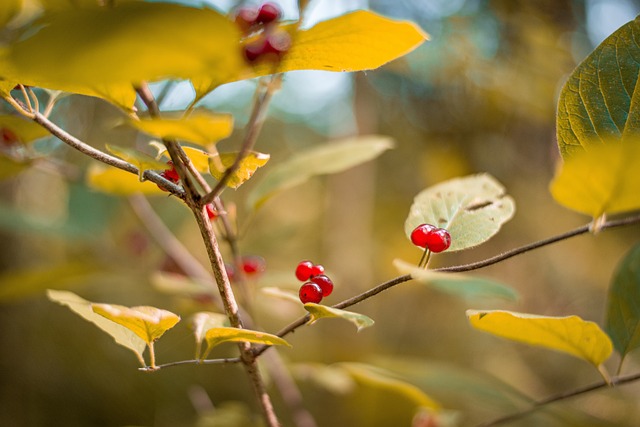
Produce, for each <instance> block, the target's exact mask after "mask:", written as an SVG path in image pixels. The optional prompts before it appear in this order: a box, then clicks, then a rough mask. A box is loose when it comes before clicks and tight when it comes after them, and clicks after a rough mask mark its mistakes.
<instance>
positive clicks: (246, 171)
mask: <svg viewBox="0 0 640 427" xmlns="http://www.w3.org/2000/svg"><path fill="white" fill-rule="evenodd" d="M237 156H238V153H220V154H213V155H211V156H210V157H209V171H210V172H211V175H213V177H214V178H215V179H217V180H218V181H220V180H221V179H222V176H223V175H224V172H225V171H226V170H227V169H228V168H229V167H230V166H231V165H232V164H233V162H234V161H235V160H236V157H237ZM269 158H270V156H269V155H268V154H263V153H258V152H256V151H251V152H249V153H248V154H247V155H246V156H245V157H244V158H243V159H242V161H240V165H239V166H238V169H237V170H236V171H235V172H234V173H233V174H231V176H230V177H229V179H228V180H227V187H230V188H234V189H235V188H238V187H240V186H241V185H242V184H244V183H245V182H246V181H248V180H249V179H250V178H251V177H252V176H253V174H254V173H255V171H256V170H258V168H261V167H262V166H264V165H266V164H267V162H268V161H269Z"/></svg>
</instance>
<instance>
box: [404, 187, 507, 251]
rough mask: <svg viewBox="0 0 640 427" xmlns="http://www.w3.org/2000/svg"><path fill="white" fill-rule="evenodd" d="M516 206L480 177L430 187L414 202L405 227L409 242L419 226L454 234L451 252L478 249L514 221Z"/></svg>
mask: <svg viewBox="0 0 640 427" xmlns="http://www.w3.org/2000/svg"><path fill="white" fill-rule="evenodd" d="M514 211H515V203H514V201H513V199H512V198H511V197H510V196H508V195H506V193H505V189H504V187H503V186H502V185H501V184H500V183H499V182H498V181H496V179H495V178H493V177H492V176H491V175H488V174H478V175H470V176H466V177H463V178H455V179H451V180H449V181H445V182H442V183H440V184H436V185H434V186H432V187H429V188H427V189H425V190H423V191H421V192H420V193H418V195H417V196H416V197H415V198H414V200H413V204H412V205H411V208H410V210H409V215H408V217H407V219H406V221H405V224H404V231H405V234H406V235H407V238H409V240H411V232H412V231H413V230H414V229H415V228H416V227H417V226H419V225H420V224H431V225H435V226H437V227H441V228H445V229H447V230H448V231H449V233H450V234H451V246H450V247H449V249H448V250H447V251H448V252H453V251H460V250H463V249H468V248H470V247H473V246H477V245H479V244H481V243H483V242H485V241H487V240H489V239H490V238H491V237H492V236H493V235H495V234H496V233H497V232H498V231H499V230H500V227H501V226H502V224H504V223H505V222H507V221H509V220H510V219H511V218H512V217H513V213H514Z"/></svg>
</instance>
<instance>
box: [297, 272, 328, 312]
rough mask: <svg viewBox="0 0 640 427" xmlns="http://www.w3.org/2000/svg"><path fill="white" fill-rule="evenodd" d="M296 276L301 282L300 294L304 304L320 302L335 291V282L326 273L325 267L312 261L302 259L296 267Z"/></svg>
mask: <svg viewBox="0 0 640 427" xmlns="http://www.w3.org/2000/svg"><path fill="white" fill-rule="evenodd" d="M296 277H297V278H298V280H300V281H301V282H305V283H304V284H303V285H302V286H300V291H299V292H298V296H299V297H300V301H301V302H302V303H303V304H306V303H308V302H313V303H316V304H318V303H319V302H320V301H322V298H323V297H328V296H329V295H331V292H333V282H332V281H331V279H330V278H329V277H328V276H327V275H326V274H324V267H323V266H321V265H319V264H314V263H312V262H311V261H301V262H300V263H299V264H298V266H297V267H296Z"/></svg>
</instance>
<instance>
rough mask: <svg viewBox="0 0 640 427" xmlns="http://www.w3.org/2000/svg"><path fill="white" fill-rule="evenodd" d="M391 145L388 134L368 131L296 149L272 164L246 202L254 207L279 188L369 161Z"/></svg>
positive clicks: (289, 186)
mask: <svg viewBox="0 0 640 427" xmlns="http://www.w3.org/2000/svg"><path fill="white" fill-rule="evenodd" d="M392 147H393V142H392V140H391V139H390V138H388V137H384V136H379V135H369V136H361V137H356V138H348V139H344V140H340V141H335V142H332V143H328V144H324V145H320V146H318V147H314V148H312V149H309V150H306V151H303V152H299V153H297V154H295V155H294V156H292V157H291V158H290V159H289V160H287V161H285V162H284V163H280V164H278V165H276V166H275V167H273V168H272V169H271V170H270V172H269V174H268V175H267V176H266V177H265V178H264V179H263V180H262V181H261V182H259V183H258V184H257V185H256V186H255V187H254V188H253V191H252V192H251V193H250V194H249V196H248V200H247V202H248V203H249V205H250V206H251V207H252V208H253V209H257V208H259V207H260V206H261V205H262V204H263V203H264V202H265V201H266V200H267V199H269V198H270V197H272V196H273V195H275V194H276V193H278V192H280V191H284V190H287V189H289V188H292V187H295V186H296V185H299V184H302V183H304V182H305V181H307V180H308V179H310V178H312V177H314V176H318V175H326V174H332V173H338V172H342V171H344V170H346V169H349V168H352V167H354V166H357V165H359V164H361V163H365V162H368V161H370V160H373V159H375V158H376V157H378V156H379V155H380V154H382V153H383V152H385V151H386V150H388V149H390V148H392Z"/></svg>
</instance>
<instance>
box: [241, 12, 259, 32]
mask: <svg viewBox="0 0 640 427" xmlns="http://www.w3.org/2000/svg"><path fill="white" fill-rule="evenodd" d="M259 13H260V10H259V9H258V8H256V7H241V8H240V9H238V11H237V12H236V18H235V21H236V24H237V25H238V26H239V27H240V29H241V30H242V31H244V32H248V31H249V30H250V29H251V27H253V26H254V25H255V24H256V23H257V19H258V14H259Z"/></svg>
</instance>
